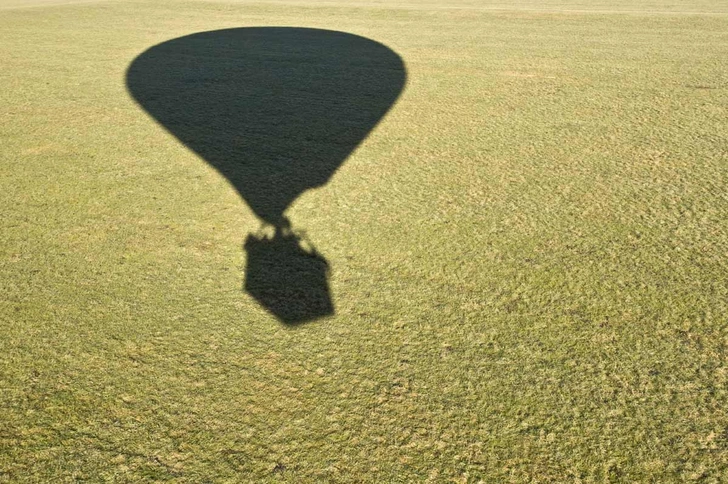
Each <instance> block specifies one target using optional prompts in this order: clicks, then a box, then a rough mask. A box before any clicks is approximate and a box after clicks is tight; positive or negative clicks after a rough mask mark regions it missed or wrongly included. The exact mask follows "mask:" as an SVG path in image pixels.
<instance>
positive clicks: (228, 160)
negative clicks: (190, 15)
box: [126, 27, 406, 324]
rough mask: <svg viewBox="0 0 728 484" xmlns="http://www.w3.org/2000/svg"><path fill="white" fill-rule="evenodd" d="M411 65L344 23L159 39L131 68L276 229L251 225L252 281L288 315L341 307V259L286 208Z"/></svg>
mask: <svg viewBox="0 0 728 484" xmlns="http://www.w3.org/2000/svg"><path fill="white" fill-rule="evenodd" d="M405 80H406V70H405V67H404V63H403V62H402V59H401V58H400V57H399V56H398V55H397V54H396V53H395V52H394V51H392V50H391V49H389V48H388V47H386V46H384V45H383V44H380V43H378V42H375V41H373V40H370V39H367V38H364V37H360V36H357V35H353V34H348V33H344V32H336V31H330V30H320V29H309V28H298V27H253V28H235V29H225V30H216V31H209V32H200V33H196V34H191V35H187V36H184V37H179V38H176V39H172V40H169V41H166V42H163V43H161V44H158V45H155V46H153V47H151V48H149V49H147V50H146V51H145V52H143V53H142V54H140V55H139V56H138V57H137V58H136V59H134V61H133V62H132V63H131V65H130V66H129V68H128V70H127V74H126V83H127V88H128V90H129V92H130V94H131V95H132V97H133V98H134V99H135V100H136V101H137V102H138V103H139V105H141V106H142V107H143V108H144V109H145V110H146V111H147V112H148V113H149V114H150V115H151V116H152V117H153V118H154V119H155V120H156V121H157V122H159V123H160V124H161V125H162V126H164V127H165V128H166V129H167V130H168V131H169V132H170V133H171V134H173V135H174V136H175V137H177V138H178V139H179V140H180V141H181V142H182V143H184V144H185V145H186V146H187V147H188V148H190V149H191V150H192V151H194V152H195V153H197V154H198V155H199V156H201V157H202V158H203V159H205V161H207V162H208V163H209V164H210V165H212V166H213V167H215V169H217V170H218V171H219V172H220V173H221V174H222V175H224V176H225V177H226V178H227V179H228V180H229V181H230V183H231V184H232V186H234V187H235V189H236V190H237V191H238V193H239V194H240V196H241V197H242V198H243V199H244V200H245V201H246V203H247V204H248V206H249V207H250V208H251V210H252V211H253V212H254V213H255V215H256V216H257V217H258V218H259V219H260V220H261V221H262V222H263V223H264V224H268V225H270V226H272V227H273V228H274V234H273V235H272V236H261V235H260V234H251V235H249V236H248V239H247V241H246V242H245V245H244V249H245V251H246V253H247V263H246V270H245V286H244V287H245V290H246V291H247V292H248V293H249V294H250V295H251V296H253V297H254V298H255V299H256V300H257V301H258V302H259V303H260V304H261V305H262V306H263V307H265V308H266V309H267V310H268V311H270V312H271V313H272V314H273V315H275V316H276V317H277V318H278V319H279V320H281V321H282V322H284V323H289V324H296V323H300V322H305V321H311V320H314V319H318V318H321V317H324V316H327V315H330V314H333V313H334V304H333V301H332V297H331V291H330V288H329V282H328V281H329V279H328V276H329V264H328V262H327V261H326V259H325V258H324V257H323V256H322V255H321V254H319V253H318V252H317V251H316V250H315V249H312V247H313V246H312V244H310V243H309V244H308V245H309V248H308V249H306V248H305V247H304V245H306V244H305V240H304V239H303V238H302V237H301V236H300V235H299V234H298V233H297V232H296V231H294V230H293V229H292V228H291V224H290V222H289V221H288V219H287V218H286V216H285V212H286V210H287V209H288V208H289V207H290V205H291V204H292V203H293V201H294V200H296V198H298V197H299V196H300V195H301V194H302V193H303V192H304V191H306V190H309V189H311V188H315V187H320V186H322V185H324V184H326V183H327V182H328V181H329V179H330V178H331V176H333V174H334V173H335V172H336V170H337V169H338V168H339V167H340V166H341V164H342V163H343V162H344V161H345V160H346V158H347V157H348V156H349V155H350V154H351V152H352V151H353V150H354V149H355V148H356V147H357V146H358V145H359V144H360V143H361V142H362V141H363V140H364V139H365V138H366V136H367V135H368V133H369V132H370V131H371V130H372V129H373V128H374V127H375V126H376V125H377V124H378V123H379V121H380V120H381V119H382V117H383V116H384V115H385V114H386V113H387V111H388V110H389V109H390V108H391V106H392V105H393V104H394V102H395V101H396V100H397V98H398V97H399V95H400V93H401V91H402V89H403V88H404V84H405Z"/></svg>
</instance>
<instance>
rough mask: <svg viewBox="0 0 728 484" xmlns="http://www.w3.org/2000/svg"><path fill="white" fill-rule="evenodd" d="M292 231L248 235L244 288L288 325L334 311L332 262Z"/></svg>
mask: <svg viewBox="0 0 728 484" xmlns="http://www.w3.org/2000/svg"><path fill="white" fill-rule="evenodd" d="M304 242H306V241H305V240H304V239H302V238H301V237H300V236H298V235H296V234H295V233H293V232H292V231H290V230H288V229H283V228H280V227H279V228H276V231H275V234H274V235H273V236H269V235H261V234H258V235H253V234H251V235H249V236H248V239H247V240H246V241H245V245H244V248H245V252H246V253H247V264H246V268H245V290H246V291H247V292H248V294H250V295H251V296H253V298H255V300H256V301H258V303H259V304H260V305H261V306H263V307H264V308H265V309H266V310H268V311H269V312H270V313H271V314H273V315H274V316H275V317H276V318H278V319H279V320H280V321H282V322H283V323H285V324H290V325H295V324H300V323H305V322H309V321H314V320H316V319H320V318H324V317H326V316H330V315H332V314H334V305H333V303H332V299H331V291H330V289H329V264H328V262H327V261H326V259H324V258H323V256H321V255H320V254H319V253H318V252H317V251H316V249H315V248H313V246H311V245H310V244H309V243H306V244H305V245H308V246H309V247H308V248H307V247H304Z"/></svg>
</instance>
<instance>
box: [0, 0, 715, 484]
mask: <svg viewBox="0 0 728 484" xmlns="http://www.w3.org/2000/svg"><path fill="white" fill-rule="evenodd" d="M32 3H34V2H32V1H28V2H21V1H20V0H11V1H10V2H9V3H8V4H7V5H0V207H2V211H1V212H0V234H1V238H0V335H1V336H0V482H77V481H84V480H87V481H91V482H100V481H108V482H140V481H142V482H143V481H170V482H191V483H192V482H246V481H249V482H261V481H263V482H377V483H378V482H427V481H430V482H478V481H482V482H611V481H613V482H635V481H639V482H684V481H696V482H724V481H726V480H728V357H727V352H726V350H727V349H728V317H727V316H726V315H727V314H728V198H727V196H726V193H727V188H728V64H727V63H726V59H728V5H726V4H725V2H721V1H719V0H714V1H709V0H703V1H700V2H690V5H683V4H682V3H678V2H670V1H669V0H652V1H650V2H647V3H643V4H642V5H641V7H640V8H637V7H635V6H634V5H633V2H626V1H622V0H614V1H612V2H609V1H606V0H605V1H600V2H596V1H594V2H589V1H586V0H584V1H576V0H573V1H572V0H566V1H558V2H557V1H548V2H537V1H535V0H533V1H532V2H528V1H519V2H516V3H513V4H510V5H509V4H506V3H505V2H500V3H498V2H476V1H474V0H460V1H452V2H447V3H445V2H435V1H434V0H427V1H420V2H418V1H415V0H412V1H402V3H397V2H383V1H379V0H377V1H375V0H372V1H364V0H362V1H357V0H351V1H345V0H341V1H338V2H327V1H315V0H312V1H311V2H307V1H305V0H302V1H295V2H294V1H291V2H280V1H278V2H265V1H261V2H242V1H241V2H224V1H214V2H213V1H210V2H202V1H199V2H195V1H186V2H183V1H175V2H172V1H162V2H141V1H138V2H132V1H110V2H97V3H79V4H72V3H68V4H58V5H46V4H44V5H40V6H35V7H34V8H14V7H17V6H24V5H30V4H32ZM35 3H43V2H35ZM10 7H13V8H10ZM701 12H704V14H703V13H701ZM245 26H298V27H311V28H323V29H332V30H338V31H343V32H348V33H352V34H356V35H360V36H364V37H368V38H370V39H373V40H376V41H377V42H381V43H382V44H385V45H386V46H388V47H389V48H391V49H392V50H394V51H395V52H397V53H398V54H399V55H400V56H401V57H402V59H403V60H404V62H405V64H406V68H407V73H408V81H407V85H406V87H405V90H404V92H403V93H402V96H401V97H400V98H399V100H398V102H397V104H396V105H395V106H394V108H393V109H392V110H391V111H390V112H389V114H388V115H387V116H386V117H385V118H384V120H383V121H382V122H381V123H380V124H379V125H378V126H377V127H376V128H375V129H374V131H373V132H372V133H371V134H370V136H369V137H368V139H366V141H365V142H364V143H363V144H362V145H361V146H360V147H359V148H358V149H357V150H356V151H355V152H354V153H353V154H352V155H351V156H350V157H349V159H348V160H347V161H346V162H345V163H344V164H343V165H342V166H341V167H340V168H339V170H338V172H337V173H336V174H335V175H334V176H333V178H332V179H331V181H330V182H329V183H328V184H327V185H325V186H324V187H322V188H320V189H317V190H313V191H309V192H306V193H305V194H304V195H302V196H301V197H300V198H299V199H298V200H297V201H296V202H295V203H294V205H293V207H292V208H291V209H290V210H289V215H290V217H291V220H293V221H294V223H295V225H296V226H297V227H298V228H300V229H305V230H306V232H307V233H308V237H309V238H310V239H311V240H312V241H313V242H314V243H315V245H316V247H317V249H318V250H319V251H320V252H321V253H322V254H324V255H325V257H326V258H327V259H328V261H329V263H330V265H331V270H332V272H331V279H330V284H331V288H332V292H333V298H334V303H335V305H336V314H335V315H334V316H332V317H330V318H328V319H323V320H319V321H315V322H311V323H308V324H305V325H299V326H295V327H289V326H286V325H284V324H281V323H280V322H278V321H277V320H275V319H274V318H273V317H271V316H270V315H269V314H268V313H267V312H266V311H265V309H263V308H261V307H260V306H259V305H258V304H257V303H256V302H255V300H254V299H253V298H251V297H250V296H249V295H248V294H247V293H246V292H245V291H244V290H243V281H244V273H243V271H244V268H245V253H244V251H243V247H242V244H243V242H244V240H245V238H246V237H247V235H248V234H249V233H250V232H254V231H256V230H257V229H258V227H259V221H258V220H257V219H256V217H255V216H254V215H253V213H252V212H251V211H250V209H249V208H248V207H247V206H246V205H245V204H244V202H243V201H242V200H241V199H240V198H239V197H238V195H237V193H236V192H235V189H234V188H233V187H232V186H231V185H230V184H229V183H228V182H227V180H226V179H225V178H224V177H222V176H221V175H219V174H218V172H216V171H215V169H214V168H212V167H210V166H209V165H207V164H206V163H205V161H204V160H203V159H201V158H199V157H198V156H197V155H195V154H194V153H193V152H191V151H190V150H189V149H188V148H186V147H185V146H184V145H183V144H182V143H181V142H179V141H177V140H176V139H175V138H174V137H173V136H171V135H170V134H169V133H167V132H166V131H165V129H164V128H163V127H161V126H159V125H158V124H156V123H155V122H154V121H153V120H152V119H151V118H150V117H149V115H147V114H146V113H145V111H144V110H143V109H142V108H140V107H139V106H138V105H137V104H136V103H135V102H134V101H133V100H132V98H131V97H130V95H129V94H128V92H127V91H126V87H125V81H124V79H125V78H124V76H125V73H126V69H127V68H128V66H129V64H130V63H131V62H132V61H133V60H134V58H135V57H136V56H138V55H139V54H140V53H142V52H143V51H144V50H146V49H148V48H149V47H151V46H154V45H156V44H159V43H160V42H163V41H166V40H169V39H173V38H176V37H180V36H184V35H189V34H191V33H195V32H202V31H208V30H216V29H223V28H232V27H245Z"/></svg>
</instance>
